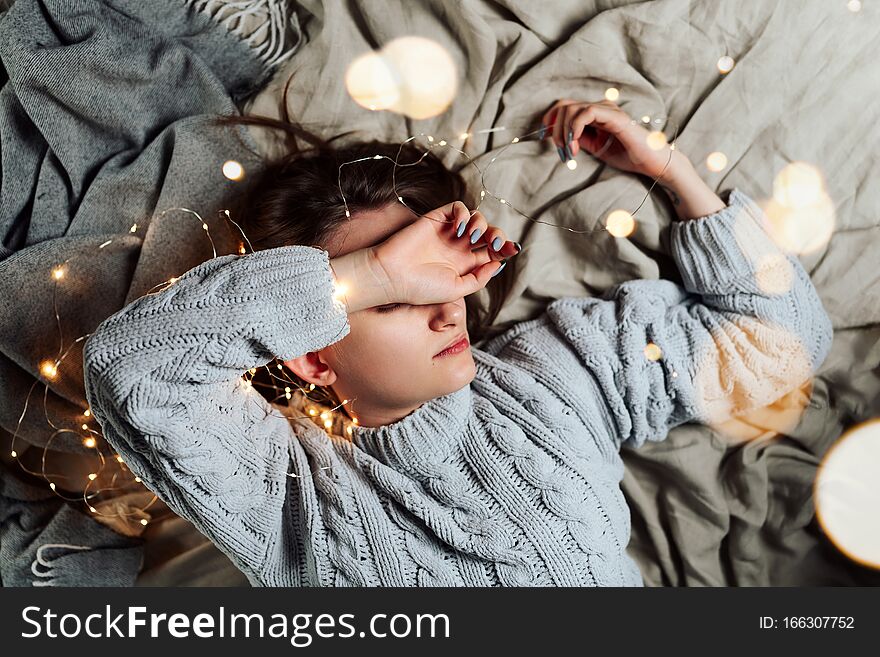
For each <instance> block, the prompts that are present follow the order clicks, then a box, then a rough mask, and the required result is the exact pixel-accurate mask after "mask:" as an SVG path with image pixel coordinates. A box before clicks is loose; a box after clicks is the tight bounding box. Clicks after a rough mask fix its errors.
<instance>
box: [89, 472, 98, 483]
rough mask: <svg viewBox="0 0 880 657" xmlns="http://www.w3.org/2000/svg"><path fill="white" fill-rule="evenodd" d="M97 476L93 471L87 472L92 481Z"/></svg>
mask: <svg viewBox="0 0 880 657" xmlns="http://www.w3.org/2000/svg"><path fill="white" fill-rule="evenodd" d="M97 478H98V475H96V474H95V473H94V472H90V473H89V481H94V480H95V479H97Z"/></svg>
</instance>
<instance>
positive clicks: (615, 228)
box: [605, 210, 636, 237]
mask: <svg viewBox="0 0 880 657" xmlns="http://www.w3.org/2000/svg"><path fill="white" fill-rule="evenodd" d="M635 226H636V220H635V219H633V216H632V215H631V214H630V213H629V212H627V211H626V210H614V212H612V213H611V214H609V215H608V218H607V219H606V220H605V228H606V229H607V230H608V232H609V233H611V234H612V235H613V236H614V237H627V236H628V235H630V234H631V233H632V232H633V229H634V228H635Z"/></svg>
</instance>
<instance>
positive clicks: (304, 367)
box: [284, 351, 337, 386]
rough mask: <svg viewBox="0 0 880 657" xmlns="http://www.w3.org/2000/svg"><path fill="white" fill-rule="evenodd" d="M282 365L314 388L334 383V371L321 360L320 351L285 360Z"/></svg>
mask: <svg viewBox="0 0 880 657" xmlns="http://www.w3.org/2000/svg"><path fill="white" fill-rule="evenodd" d="M284 364H285V365H286V366H287V367H288V368H289V369H290V370H291V371H292V372H293V373H294V374H296V375H297V376H298V377H299V378H301V379H302V380H303V381H308V382H309V383H314V384H315V385H316V386H329V385H332V384H333V383H335V382H336V378H337V377H336V371H335V370H334V369H333V368H332V367H331V366H330V364H329V363H327V361H325V360H324V359H323V357H322V356H321V352H320V351H310V352H309V353H307V354H305V355H303V356H297V357H296V358H291V359H290V360H286V361H284Z"/></svg>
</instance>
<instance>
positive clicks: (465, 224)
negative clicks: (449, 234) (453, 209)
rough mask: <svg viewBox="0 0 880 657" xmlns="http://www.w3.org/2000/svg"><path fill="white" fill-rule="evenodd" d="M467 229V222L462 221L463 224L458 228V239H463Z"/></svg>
mask: <svg viewBox="0 0 880 657" xmlns="http://www.w3.org/2000/svg"><path fill="white" fill-rule="evenodd" d="M465 228H467V222H466V221H462V222H461V224H460V225H459V226H458V230H457V231H456V233H455V235H456V237H461V236H462V235H464V229H465Z"/></svg>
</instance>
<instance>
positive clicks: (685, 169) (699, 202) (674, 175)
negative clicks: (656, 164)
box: [658, 151, 727, 221]
mask: <svg viewBox="0 0 880 657" xmlns="http://www.w3.org/2000/svg"><path fill="white" fill-rule="evenodd" d="M676 156H677V157H676ZM658 182H659V184H660V186H661V187H662V188H663V189H664V190H666V192H667V193H668V194H669V198H670V199H672V205H673V207H674V208H675V213H676V215H678V219H679V220H680V221H686V220H688V219H697V218H699V217H705V216H708V215H710V214H715V213H716V212H718V211H720V210H723V209H724V208H725V207H727V205H726V204H725V203H724V201H722V200H721V198H720V197H719V196H718V195H717V194H716V193H715V192H714V191H712V189H711V188H710V187H709V186H708V185H707V184H706V183H705V182H703V179H702V178H700V175H699V174H698V173H697V170H696V169H695V168H694V166H693V164H691V161H690V160H689V159H688V158H687V157H685V156H684V155H683V154H681V153H679V152H678V151H673V161H672V163H671V165H670V167H669V168H668V170H667V171H666V173H665V174H664V175H662V176H661V177H660V178H659V180H658Z"/></svg>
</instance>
